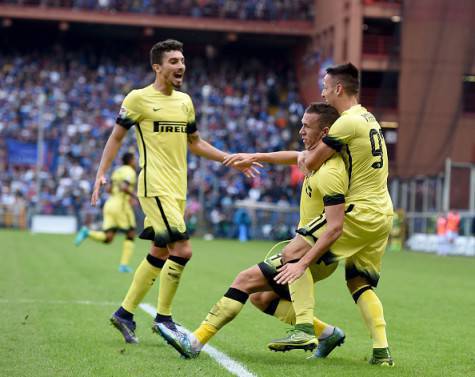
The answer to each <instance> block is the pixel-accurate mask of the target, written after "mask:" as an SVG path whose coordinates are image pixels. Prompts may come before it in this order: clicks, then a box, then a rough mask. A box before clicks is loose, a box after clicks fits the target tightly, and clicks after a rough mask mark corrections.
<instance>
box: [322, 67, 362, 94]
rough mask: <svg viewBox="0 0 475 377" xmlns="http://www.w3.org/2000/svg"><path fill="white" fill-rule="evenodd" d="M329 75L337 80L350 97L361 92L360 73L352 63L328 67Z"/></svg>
mask: <svg viewBox="0 0 475 377" xmlns="http://www.w3.org/2000/svg"><path fill="white" fill-rule="evenodd" d="M327 73H328V74H329V75H330V76H332V77H334V78H336V79H337V81H338V82H339V83H340V84H341V85H342V86H343V89H345V92H346V93H348V94H349V95H357V94H358V91H359V86H360V81H359V78H358V76H359V72H358V68H356V67H355V66H354V65H353V64H351V63H346V64H341V65H336V66H334V67H328V68H327Z"/></svg>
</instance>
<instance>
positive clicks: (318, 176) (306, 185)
mask: <svg viewBox="0 0 475 377" xmlns="http://www.w3.org/2000/svg"><path fill="white" fill-rule="evenodd" d="M347 190H348V173H347V171H346V168H345V163H344V161H343V159H342V157H341V155H340V154H338V153H335V154H334V155H333V156H332V157H330V158H329V159H328V160H327V161H325V162H324V163H323V165H322V166H321V167H320V169H318V170H317V171H313V172H311V173H310V174H308V175H307V176H306V177H305V180H304V182H303V185H302V193H301V194H300V222H299V228H300V227H302V226H304V225H307V224H308V223H310V222H311V221H313V220H315V218H317V217H318V216H320V215H322V214H323V212H324V207H325V206H328V205H336V204H341V203H345V196H346V195H345V194H346V192H347Z"/></svg>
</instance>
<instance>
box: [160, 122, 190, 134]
mask: <svg viewBox="0 0 475 377" xmlns="http://www.w3.org/2000/svg"><path fill="white" fill-rule="evenodd" d="M186 127H187V123H186V122H170V121H163V120H161V121H155V122H153V132H179V133H186Z"/></svg>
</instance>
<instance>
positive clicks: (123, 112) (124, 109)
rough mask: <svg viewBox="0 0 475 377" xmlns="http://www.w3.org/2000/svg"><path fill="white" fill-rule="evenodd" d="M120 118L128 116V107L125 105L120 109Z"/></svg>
mask: <svg viewBox="0 0 475 377" xmlns="http://www.w3.org/2000/svg"><path fill="white" fill-rule="evenodd" d="M119 118H120V119H125V118H127V109H126V108H125V107H121V108H120V111H119Z"/></svg>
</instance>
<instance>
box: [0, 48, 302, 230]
mask: <svg viewBox="0 0 475 377" xmlns="http://www.w3.org/2000/svg"><path fill="white" fill-rule="evenodd" d="M245 58H246V64H242V61H240V59H241V58H239V56H236V57H227V58H226V59H219V58H215V60H213V61H209V60H208V58H203V57H192V58H191V59H189V60H188V62H187V68H188V70H187V77H186V79H185V86H184V87H183V88H182V89H183V90H184V91H186V92H188V93H189V94H190V95H191V97H192V98H193V101H194V104H195V108H196V112H197V120H198V125H199V130H200V132H201V134H202V135H203V137H204V138H205V139H206V140H208V141H209V142H211V143H212V144H214V145H216V146H217V147H219V148H221V149H223V150H226V151H229V152H253V151H275V150H280V149H285V148H299V145H298V141H297V140H298V137H297V131H298V129H299V125H300V119H301V116H302V114H303V110H304V109H303V106H302V105H301V104H300V101H299V98H298V94H297V88H296V86H295V85H296V84H295V82H296V80H295V79H294V77H293V72H292V71H291V70H290V69H289V68H288V67H287V66H286V65H285V64H284V63H282V62H279V61H262V59H261V60H258V59H255V60H252V59H251V60H249V58H248V57H245ZM242 59H244V58H242ZM0 67H2V72H1V74H0V168H1V170H2V175H1V179H0V180H1V187H2V192H1V198H0V205H1V206H2V207H3V208H4V209H6V208H7V207H10V208H15V207H16V206H18V205H19V203H22V205H27V206H28V207H30V208H34V207H37V208H39V211H40V212H41V213H42V214H60V215H61V214H68V215H75V216H77V218H78V220H79V223H80V224H82V223H88V224H89V223H91V222H96V221H99V219H100V217H101V212H100V208H92V207H91V206H90V204H89V198H90V193H91V186H92V184H93V181H94V177H95V172H96V169H97V165H98V162H99V160H100V155H101V153H102V150H103V147H104V145H105V142H106V140H107V137H108V136H109V134H110V132H111V128H112V127H113V125H114V123H115V119H116V117H117V113H118V110H119V108H120V104H121V101H122V99H123V97H124V95H125V94H126V93H127V92H129V91H130V90H131V89H133V88H138V87H143V86H146V85H148V84H150V83H151V82H152V81H153V73H152V72H151V71H150V69H149V67H148V66H147V65H146V64H143V65H137V64H135V63H134V62H133V59H131V58H121V59H120V60H116V59H113V58H104V59H103V58H99V57H98V56H92V57H91V55H88V54H87V53H86V52H84V51H83V52H72V51H64V50H62V49H61V48H59V47H56V50H55V51H53V52H51V53H46V54H45V53H42V54H37V53H30V54H13V55H8V54H6V55H1V56H0ZM39 124H42V125H43V129H44V141H45V149H46V151H47V161H45V164H44V169H43V171H42V173H41V176H40V178H41V190H40V195H39V198H38V199H37V196H36V185H35V181H36V175H35V166H34V165H32V164H31V163H28V162H27V163H25V162H24V161H23V162H22V160H21V159H20V162H18V156H17V154H21V153H22V152H21V148H23V147H24V146H25V145H29V146H31V147H33V146H34V145H35V143H36V141H37V136H38V125H39ZM127 139H128V140H127V142H126V143H125V146H124V150H126V149H131V148H133V149H134V150H135V135H134V132H129V134H128V137H127ZM12 145H13V147H12ZM20 147H21V148H20ZM12 148H13V149H12ZM14 148H20V149H17V150H15V149H14ZM20 157H21V156H20ZM34 157H35V156H33V158H34ZM116 161H119V159H117V160H116ZM200 164H203V165H200ZM301 180H302V176H301V174H300V173H299V172H298V170H296V169H295V170H294V169H293V168H289V167H273V166H266V167H265V168H264V169H262V174H261V175H260V176H258V177H256V178H255V179H252V180H250V179H247V178H246V177H245V176H244V175H242V174H240V173H239V172H237V171H235V170H233V169H229V168H227V167H224V166H222V165H220V164H218V163H215V162H210V161H206V160H204V159H201V160H200V159H198V158H196V157H195V156H193V155H191V156H189V198H190V200H189V203H188V214H187V216H188V221H189V225H190V228H191V229H193V228H194V226H195V224H196V221H197V218H198V217H199V215H198V214H199V213H200V211H201V210H202V208H201V205H202V203H205V204H204V205H205V208H204V209H203V210H204V214H205V216H206V220H207V223H208V226H209V229H210V230H212V231H213V233H215V234H216V235H219V236H234V235H235V234H236V232H237V228H238V225H246V224H248V223H249V221H250V219H249V213H247V212H246V211H244V210H240V211H237V212H236V210H235V209H234V206H233V204H234V203H235V201H236V200H243V199H245V200H249V201H253V202H268V203H278V204H279V205H280V206H292V205H298V199H299V198H298V186H299V184H300V182H301ZM200 190H203V191H202V192H200ZM200 195H201V197H203V195H204V198H205V200H204V201H203V202H201V201H200V200H199V199H200ZM106 197H107V194H106V193H103V199H105V198H106ZM37 200H39V202H38V201H37ZM267 217H268V219H259V222H260V223H261V224H275V223H277V222H278V220H282V219H283V217H284V218H285V219H286V221H287V222H288V223H289V226H290V224H293V223H295V221H296V219H294V218H288V216H284V215H277V214H274V215H272V214H270V213H268V214H267ZM285 231H288V229H287V230H285V229H284V230H282V232H284V233H285ZM262 233H263V234H264V235H265V234H266V233H267V234H268V233H269V230H266V229H262Z"/></svg>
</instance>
